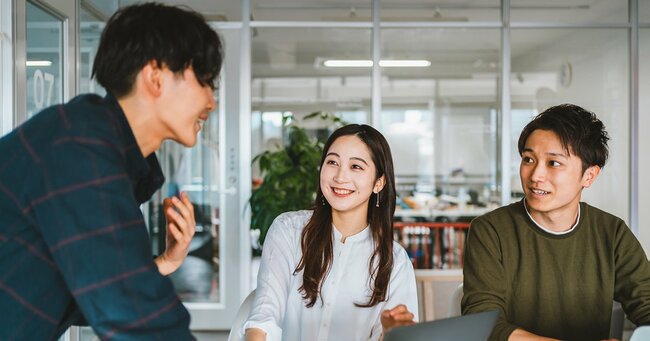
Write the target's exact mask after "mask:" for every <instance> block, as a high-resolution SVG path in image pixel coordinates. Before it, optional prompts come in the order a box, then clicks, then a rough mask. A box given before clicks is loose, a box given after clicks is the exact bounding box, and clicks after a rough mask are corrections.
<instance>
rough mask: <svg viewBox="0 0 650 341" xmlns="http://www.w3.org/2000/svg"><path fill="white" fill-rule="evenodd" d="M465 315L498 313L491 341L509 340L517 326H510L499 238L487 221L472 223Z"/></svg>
mask: <svg viewBox="0 0 650 341" xmlns="http://www.w3.org/2000/svg"><path fill="white" fill-rule="evenodd" d="M463 277H464V280H463V282H464V283H463V299H462V301H461V308H462V313H463V315H466V314H472V313H479V312H484V311H490V310H499V311H500V316H499V319H498V320H497V323H496V325H495V327H494V329H493V331H492V334H491V335H490V340H507V339H508V337H509V336H510V334H512V332H513V331H514V330H515V329H517V326H515V325H512V324H510V323H508V321H507V319H506V317H505V316H506V315H507V311H508V309H507V306H508V304H507V295H508V287H507V285H508V281H507V280H506V273H505V269H504V266H503V257H502V253H501V247H500V243H499V235H498V233H497V231H496V229H495V227H494V226H492V225H491V224H489V222H487V221H486V220H485V219H482V218H480V217H479V218H477V219H475V220H474V221H472V224H471V226H470V229H469V233H468V236H467V244H466V246H465V264H464V267H463Z"/></svg>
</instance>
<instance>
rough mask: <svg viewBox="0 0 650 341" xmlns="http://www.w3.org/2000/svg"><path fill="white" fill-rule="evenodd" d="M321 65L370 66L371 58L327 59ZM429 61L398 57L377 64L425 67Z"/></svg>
mask: <svg viewBox="0 0 650 341" xmlns="http://www.w3.org/2000/svg"><path fill="white" fill-rule="evenodd" d="M323 65H325V66H326V67H372V60H363V59H358V60H343V59H328V60H326V61H324V62H323ZM430 65H431V62H430V61H428V60H423V59H413V60H407V59H404V60H399V59H392V60H390V59H388V60H380V61H379V66H381V67H427V66H430Z"/></svg>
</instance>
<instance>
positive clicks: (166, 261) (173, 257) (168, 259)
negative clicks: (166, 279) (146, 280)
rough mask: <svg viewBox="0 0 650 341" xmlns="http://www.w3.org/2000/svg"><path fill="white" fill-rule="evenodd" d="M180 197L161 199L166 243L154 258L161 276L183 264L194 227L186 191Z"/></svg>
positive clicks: (194, 221) (192, 211) (192, 212)
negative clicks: (165, 223)
mask: <svg viewBox="0 0 650 341" xmlns="http://www.w3.org/2000/svg"><path fill="white" fill-rule="evenodd" d="M180 197H181V198H180V199H179V198H177V197H170V198H165V200H163V212H164V213H165V218H166V221H167V233H166V237H165V244H166V245H165V252H164V253H163V254H162V255H160V256H158V257H157V258H156V259H155V262H156V265H157V266H158V271H160V273H161V274H162V275H163V276H167V275H169V274H170V273H172V272H174V271H176V269H178V268H179V267H180V266H181V264H183V261H184V260H185V257H187V252H188V249H189V247H190V242H191V241H192V237H194V232H195V228H196V220H195V219H194V206H192V203H191V202H190V199H189V197H188V196H187V193H185V192H182V193H181V195H180Z"/></svg>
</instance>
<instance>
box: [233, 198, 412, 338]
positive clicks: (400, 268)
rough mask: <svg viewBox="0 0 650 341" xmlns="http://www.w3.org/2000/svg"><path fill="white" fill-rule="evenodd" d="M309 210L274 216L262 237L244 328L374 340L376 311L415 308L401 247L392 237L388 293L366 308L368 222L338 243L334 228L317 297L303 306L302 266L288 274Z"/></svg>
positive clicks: (378, 325) (293, 266)
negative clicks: (326, 270) (329, 258)
mask: <svg viewBox="0 0 650 341" xmlns="http://www.w3.org/2000/svg"><path fill="white" fill-rule="evenodd" d="M311 215H312V211H297V212H287V213H283V214H281V215H280V216H278V217H277V218H276V219H275V221H273V224H272V225H271V228H270V229H269V232H268V234H267V236H266V240H265V242H264V250H263V252H262V262H261V264H260V270H259V274H258V277H257V292H256V296H255V300H254V301H253V307H252V310H251V312H250V314H249V316H248V320H247V321H246V322H245V323H244V325H243V327H242V329H241V330H240V333H241V334H242V336H243V334H244V333H245V331H246V329H248V328H259V329H262V330H263V331H265V332H266V334H267V337H266V340H268V341H270V340H274V341H275V340H284V341H293V340H336V341H343V340H377V339H378V338H379V336H380V335H381V332H382V326H381V322H380V316H381V312H382V311H384V310H385V309H391V308H393V307H395V306H396V305H398V304H405V305H406V306H407V307H408V309H409V310H410V311H411V312H412V313H413V314H415V320H416V321H417V320H418V318H417V314H418V305H417V304H418V302H417V289H416V284H415V273H414V272H413V265H412V264H411V261H410V260H409V257H408V255H407V253H406V251H405V250H404V248H403V247H402V246H401V245H399V244H398V243H397V242H394V243H393V257H394V264H393V271H392V273H391V277H390V283H389V287H388V289H389V293H388V299H387V301H385V302H380V303H379V304H377V305H375V306H373V307H370V308H360V307H357V306H355V305H354V303H355V302H356V303H362V304H363V303H367V302H368V300H369V298H370V295H371V294H372V289H371V287H370V274H369V272H368V265H369V262H370V257H371V256H372V253H373V251H374V242H373V240H372V235H371V234H370V228H368V227H366V228H365V229H364V230H363V231H361V232H359V233H357V234H356V235H354V236H350V237H348V238H347V239H346V241H345V243H341V241H340V240H341V237H342V235H341V233H340V232H339V231H338V230H337V229H336V228H333V229H332V230H333V235H332V238H333V239H334V259H333V262H332V268H331V270H330V272H329V275H327V276H326V277H325V279H324V282H323V286H322V289H321V294H322V297H323V300H322V302H321V300H320V297H319V298H318V299H317V300H316V303H315V304H314V306H313V307H311V308H307V307H305V302H304V301H303V299H302V295H301V293H300V292H299V291H298V288H300V286H301V285H302V275H303V271H300V272H299V273H297V274H295V275H294V274H293V272H294V270H295V269H296V266H297V265H298V262H299V261H300V257H301V247H300V235H301V233H302V229H303V227H304V226H305V225H306V224H307V222H308V221H309V218H310V217H311Z"/></svg>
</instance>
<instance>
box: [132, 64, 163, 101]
mask: <svg viewBox="0 0 650 341" xmlns="http://www.w3.org/2000/svg"><path fill="white" fill-rule="evenodd" d="M162 71H163V70H162V68H161V67H160V65H158V63H157V62H156V61H155V60H150V61H149V62H148V63H147V64H145V65H144V67H143V68H142V69H141V70H140V73H139V75H138V76H139V77H141V82H142V86H143V88H144V90H146V91H147V92H148V93H149V94H151V95H152V96H154V97H158V96H160V94H161V93H162V86H163V77H162V76H163V74H162Z"/></svg>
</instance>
